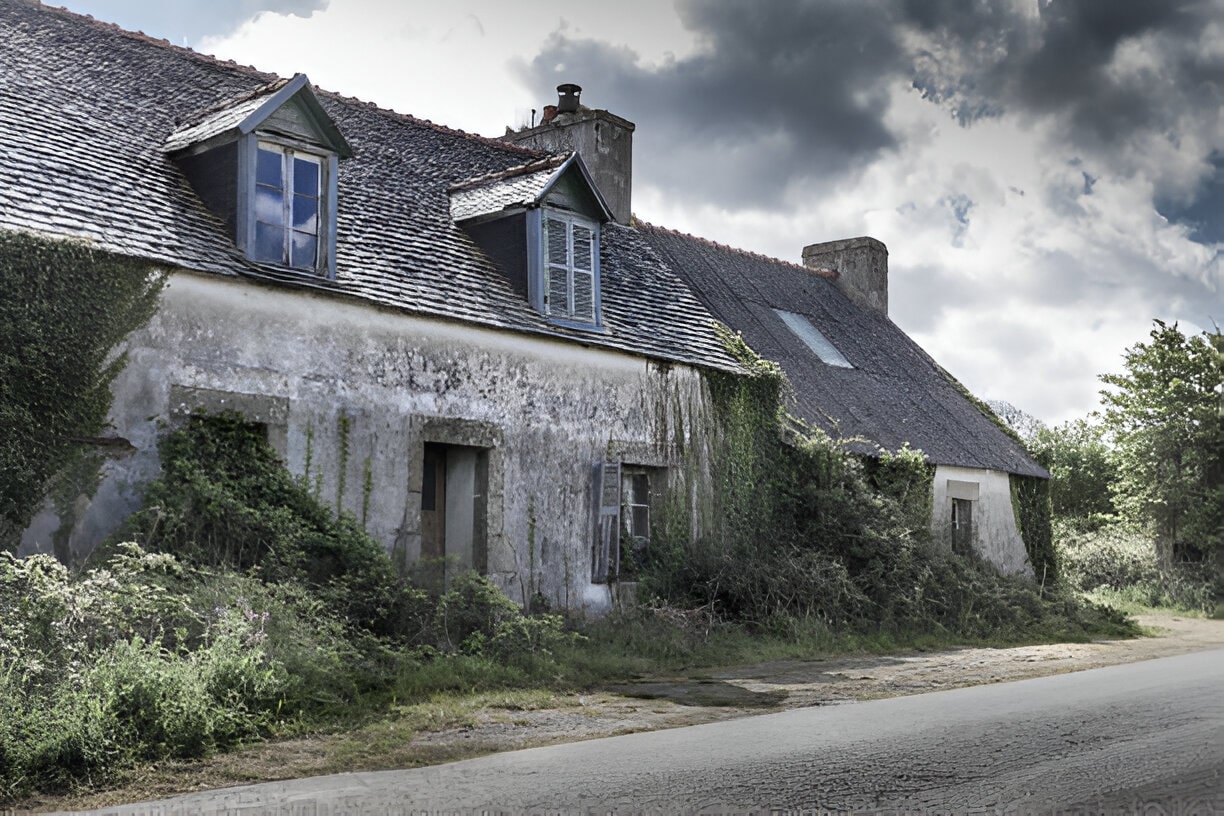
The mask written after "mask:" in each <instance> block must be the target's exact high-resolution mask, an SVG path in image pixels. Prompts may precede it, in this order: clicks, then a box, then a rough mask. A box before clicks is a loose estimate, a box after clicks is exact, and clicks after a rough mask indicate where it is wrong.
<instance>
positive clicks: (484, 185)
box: [450, 153, 574, 221]
mask: <svg viewBox="0 0 1224 816" xmlns="http://www.w3.org/2000/svg"><path fill="white" fill-rule="evenodd" d="M573 155H574V154H572V153H567V154H564V155H560V156H549V157H548V158H546V159H540V160H538V161H533V162H531V163H530V164H524V165H522V166H521V167H514V168H511V169H510V170H505V171H502V172H499V173H493V174H491V175H488V176H481V177H480V178H478V179H473V180H471V181H465V182H462V183H460V184H456V185H454V186H453V187H451V189H450V196H451V218H453V219H455V221H466V220H468V219H469V218H477V217H479V216H482V215H492V214H494V213H498V212H501V211H503V210H511V209H515V208H517V207H527V206H529V205H532V204H536V203H538V202H539V199H540V197H541V196H543V195H544V192H545V191H546V190H547V189H548V188H549V186H550V185H551V184H552V182H553V180H554V179H555V178H556V177H557V176H558V175H560V173H561V168H562V167H564V166H565V165H566V163H567V162H568V161H569V159H570V157H571V156H573Z"/></svg>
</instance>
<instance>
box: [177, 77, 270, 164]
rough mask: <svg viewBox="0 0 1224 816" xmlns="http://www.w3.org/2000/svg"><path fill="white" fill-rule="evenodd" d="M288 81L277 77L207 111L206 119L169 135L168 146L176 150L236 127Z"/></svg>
mask: <svg viewBox="0 0 1224 816" xmlns="http://www.w3.org/2000/svg"><path fill="white" fill-rule="evenodd" d="M286 84H288V80H285V79H278V80H276V81H275V82H272V83H269V84H268V85H264V86H263V87H261V88H260V89H259V90H257V91H255V92H254V93H251V94H248V95H247V96H245V97H244V98H243V99H241V100H238V101H236V102H234V103H233V104H228V105H223V106H222V107H221V109H220V110H218V111H215V112H210V113H208V114H206V115H205V118H204V120H203V121H201V122H198V123H195V124H191V125H188V126H187V127H184V128H180V129H179V130H176V131H175V132H174V133H171V134H170V135H169V136H168V137H167V138H166V150H167V151H168V152H170V153H173V152H174V151H176V150H182V149H183V148H186V147H191V146H192V145H193V144H196V143H198V142H204V141H207V140H209V139H211V138H213V137H214V136H220V135H221V134H223V133H228V132H230V131H234V130H237V129H238V126H239V125H240V124H242V121H243V120H244V119H246V118H247V117H248V116H250V115H251V114H253V113H255V111H257V110H259V108H260V107H261V106H262V105H263V104H264V103H265V102H267V101H268V100H269V99H270V98H271V97H273V96H275V95H276V92H277V91H279V90H280V89H281V88H283V87H284V86H285V85H286Z"/></svg>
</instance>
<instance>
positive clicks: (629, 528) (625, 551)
mask: <svg viewBox="0 0 1224 816" xmlns="http://www.w3.org/2000/svg"><path fill="white" fill-rule="evenodd" d="M620 546H621V552H620V568H621V569H620V578H621V580H631V579H633V578H635V577H636V576H637V575H638V573H639V572H641V570H642V568H643V567H645V566H646V555H647V552H648V551H649V549H650V474H649V473H647V472H646V471H645V470H643V469H632V470H631V469H628V468H626V469H625V470H624V471H623V472H622V473H621V540H620Z"/></svg>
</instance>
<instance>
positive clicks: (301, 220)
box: [293, 195, 319, 235]
mask: <svg viewBox="0 0 1224 816" xmlns="http://www.w3.org/2000/svg"><path fill="white" fill-rule="evenodd" d="M293 228H294V229H295V230H301V231H302V232H309V233H310V234H311V235H318V233H319V199H317V198H310V197H308V196H300V195H294V197H293Z"/></svg>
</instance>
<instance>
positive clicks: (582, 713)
mask: <svg viewBox="0 0 1224 816" xmlns="http://www.w3.org/2000/svg"><path fill="white" fill-rule="evenodd" d="M1137 620H1138V621H1139V623H1140V624H1141V625H1142V626H1144V627H1147V628H1149V629H1151V630H1153V631H1155V632H1157V633H1158V636H1157V637H1147V638H1136V639H1134V640H1109V641H1097V642H1092V643H1055V644H1047V645H1040V646H1017V647H1012V648H1006V649H984V648H973V649H956V650H952V651H941V652H927V653H915V654H909V655H904V656H898V657H881V656H862V657H839V658H830V659H824V660H783V661H775V662H772V663H763V664H758V665H755V666H748V667H742V668H736V669H728V670H725V671H713V672H710V673H708V674H706V675H705V676H704V677H705V678H708V679H702V680H699V681H693V680H691V679H681V680H677V681H675V682H669V681H659V680H652V681H647V682H642V683H634V684H629V685H622V686H614V687H611V688H610V689H609V691H610V692H614V693H609V694H599V695H591V696H587V697H580V698H579V705H578V706H577V707H567V708H561V709H546V710H541V711H526V712H516V713H515V716H514V719H513V721H512V722H505V721H503V720H501V719H499V716H498V715H497V714H496V713H493V712H490V713H488V714H487V715H482V716H481V717H480V718H479V720H478V722H477V724H476V725H474V726H469V727H465V728H461V729H454V730H446V731H438V732H435V733H432V734H428V735H423V736H421V737H418V739H417V742H419V743H420V744H422V745H454V744H456V743H459V744H462V743H464V742H469V741H471V742H479V743H489V744H492V745H496V746H497V748H496V750H512V749H515V748H525V747H528V746H534V745H546V744H549V743H554V742H570V741H573V740H578V739H592V738H596V737H606V736H611V735H613V734H627V733H631V732H634V731H651V730H655V729H659V728H674V727H677V726H684V725H695V724H697V723H705V722H715V721H717V720H727V719H732V718H734V717H744V716H748V715H751V714H761V713H765V712H772V711H784V710H787V709H793V708H806V707H809V706H819V705H839V704H844V703H851V702H855V701H858V700H874V699H879V698H883V697H898V696H902V695H907V694H921V693H923V692H927V691H937V690H940V689H949V688H960V687H964V686H976V685H982V684H985V683H1001V682H1006V681H1008V680H1021V679H1024V678H1028V677H1042V676H1045V675H1049V674H1061V673H1063V672H1071V671H1083V670H1085V669H1095V668H1099V667H1101V666H1113V665H1117V664H1119V663H1133V662H1135V661H1139V660H1150V659H1152V658H1157V657H1169V656H1172V655H1177V654H1185V653H1187V652H1196V651H1202V650H1205V649H1211V648H1216V647H1220V646H1224V620H1206V619H1203V618H1182V617H1174V616H1167V615H1141V616H1138V618H1137Z"/></svg>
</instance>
